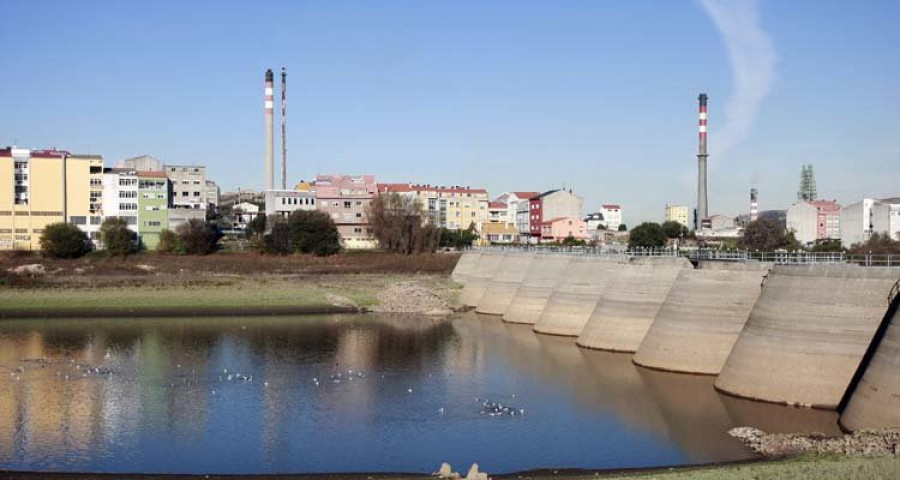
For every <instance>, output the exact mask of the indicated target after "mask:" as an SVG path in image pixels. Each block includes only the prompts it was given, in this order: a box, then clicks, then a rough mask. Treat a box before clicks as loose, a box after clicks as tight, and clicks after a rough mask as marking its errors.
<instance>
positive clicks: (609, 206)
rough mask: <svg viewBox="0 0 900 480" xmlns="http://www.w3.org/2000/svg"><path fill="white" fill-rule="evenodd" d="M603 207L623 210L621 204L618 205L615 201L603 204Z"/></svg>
mask: <svg viewBox="0 0 900 480" xmlns="http://www.w3.org/2000/svg"><path fill="white" fill-rule="evenodd" d="M603 208H614V209H617V210H621V209H622V207H621V206H619V205H616V204H615V203H609V204H603Z"/></svg>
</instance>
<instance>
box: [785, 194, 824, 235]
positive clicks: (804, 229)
mask: <svg viewBox="0 0 900 480" xmlns="http://www.w3.org/2000/svg"><path fill="white" fill-rule="evenodd" d="M818 217H819V211H818V209H817V208H816V207H815V206H814V205H812V204H811V203H809V202H797V203H795V204H794V205H792V206H791V208H788V210H787V229H788V230H789V231H792V232H794V237H795V238H796V239H797V241H799V242H800V243H801V244H803V245H809V244H810V243H813V242H815V241H816V239H817V238H818V235H817V231H818V230H817V226H816V223H817V221H818Z"/></svg>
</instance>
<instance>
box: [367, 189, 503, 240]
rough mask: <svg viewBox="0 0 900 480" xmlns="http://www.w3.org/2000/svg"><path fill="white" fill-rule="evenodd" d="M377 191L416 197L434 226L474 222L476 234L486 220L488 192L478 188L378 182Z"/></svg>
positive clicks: (466, 225)
mask: <svg viewBox="0 0 900 480" xmlns="http://www.w3.org/2000/svg"><path fill="white" fill-rule="evenodd" d="M378 192H379V193H397V194H400V195H408V196H412V197H414V198H416V199H418V200H419V202H420V204H421V205H422V211H423V213H424V214H425V218H427V219H428V222H429V223H430V224H432V225H434V226H436V227H441V228H446V229H448V230H465V229H467V228H469V225H472V224H475V230H477V231H478V232H479V233H480V232H481V231H482V226H483V225H484V224H485V223H487V222H488V203H489V200H488V192H487V190H485V189H482V188H469V187H459V186H453V187H437V186H434V185H416V184H411V183H380V184H378Z"/></svg>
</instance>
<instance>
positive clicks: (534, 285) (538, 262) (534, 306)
mask: <svg viewBox="0 0 900 480" xmlns="http://www.w3.org/2000/svg"><path fill="white" fill-rule="evenodd" d="M570 259H572V261H576V260H575V259H574V257H570V256H567V255H539V256H536V257H535V259H534V261H533V262H531V266H530V267H529V268H528V273H526V274H525V278H524V279H523V280H522V284H521V285H519V288H518V289H517V290H516V294H515V295H514V296H513V299H512V300H511V301H510V302H509V306H507V307H506V311H504V312H503V321H505V322H510V323H526V324H530V325H534V324H535V322H537V320H538V318H540V316H541V312H542V311H544V306H545V305H547V300H548V299H549V298H550V295H551V294H552V293H553V289H554V288H556V285H557V284H558V283H559V282H560V281H561V280H562V279H563V278H565V276H566V274H567V272H568V266H569V261H570ZM578 260H581V259H580V258H579V259H578Z"/></svg>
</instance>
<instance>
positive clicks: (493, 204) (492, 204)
mask: <svg viewBox="0 0 900 480" xmlns="http://www.w3.org/2000/svg"><path fill="white" fill-rule="evenodd" d="M506 207H507V204H505V203H503V202H490V203H488V208H506Z"/></svg>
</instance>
